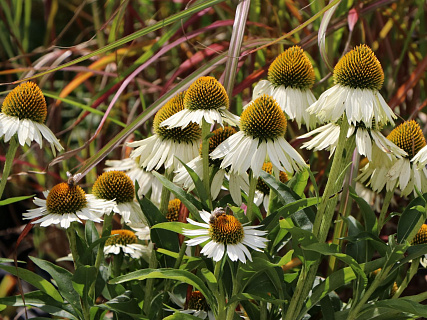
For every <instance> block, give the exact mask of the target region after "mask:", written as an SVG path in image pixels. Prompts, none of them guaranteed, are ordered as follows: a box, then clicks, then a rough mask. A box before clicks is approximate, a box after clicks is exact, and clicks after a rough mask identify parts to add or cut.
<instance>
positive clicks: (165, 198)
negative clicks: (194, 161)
mask: <svg viewBox="0 0 427 320" xmlns="http://www.w3.org/2000/svg"><path fill="white" fill-rule="evenodd" d="M164 176H165V178H166V179H168V180H169V181H172V178H173V171H172V170H166V171H165V174H164ZM170 196H171V192H170V191H169V189H167V188H166V187H165V186H163V187H162V196H161V197H160V207H159V211H160V212H161V213H162V214H163V215H164V216H165V217H166V214H167V213H168V204H169V199H170Z"/></svg>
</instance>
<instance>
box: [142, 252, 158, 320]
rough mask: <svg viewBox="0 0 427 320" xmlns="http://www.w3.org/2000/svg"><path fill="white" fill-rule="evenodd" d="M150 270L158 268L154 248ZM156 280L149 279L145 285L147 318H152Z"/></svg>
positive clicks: (149, 265)
mask: <svg viewBox="0 0 427 320" xmlns="http://www.w3.org/2000/svg"><path fill="white" fill-rule="evenodd" d="M148 268H150V269H156V268H157V257H156V250H154V248H153V250H151V256H150V261H149V263H148ZM155 280H156V279H147V282H146V285H145V295H144V306H143V311H144V313H145V315H146V316H147V317H148V316H150V309H151V300H152V297H153V288H154V281H155Z"/></svg>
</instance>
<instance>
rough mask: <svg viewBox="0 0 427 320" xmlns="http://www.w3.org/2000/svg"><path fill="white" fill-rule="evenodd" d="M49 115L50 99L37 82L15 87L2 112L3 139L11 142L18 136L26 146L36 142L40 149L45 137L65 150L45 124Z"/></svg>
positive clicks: (0, 122) (0, 130)
mask: <svg viewBox="0 0 427 320" xmlns="http://www.w3.org/2000/svg"><path fill="white" fill-rule="evenodd" d="M46 116H47V105H46V100H45V98H44V96H43V93H42V91H41V90H40V88H39V87H38V86H37V85H36V84H35V83H34V82H25V83H22V84H20V85H19V86H17V87H15V88H14V89H13V90H12V91H11V92H10V93H9V94H8V95H7V96H6V98H5V99H4V101H3V104H2V107H1V113H0V137H2V136H4V141H5V142H8V141H9V140H10V139H11V138H12V136H14V135H15V134H17V136H18V141H19V143H20V144H21V145H22V146H23V145H25V144H27V145H30V144H31V141H36V142H37V143H38V144H39V145H40V148H42V146H43V139H42V137H44V138H45V139H46V140H47V141H48V142H49V143H50V145H51V148H52V152H53V153H54V154H55V148H56V149H57V150H58V151H60V150H62V149H63V147H62V146H61V144H60V143H59V141H58V139H57V138H56V137H55V135H54V134H53V133H52V132H51V131H50V130H49V128H48V127H46V126H45V125H44V122H45V121H46Z"/></svg>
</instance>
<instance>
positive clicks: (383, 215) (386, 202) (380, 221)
mask: <svg viewBox="0 0 427 320" xmlns="http://www.w3.org/2000/svg"><path fill="white" fill-rule="evenodd" d="M395 188H396V187H394V188H393V190H390V191H389V190H387V193H386V194H385V198H384V202H383V206H382V208H381V212H380V217H379V219H378V234H380V232H381V230H382V228H383V226H384V221H385V218H386V214H387V211H388V207H389V206H390V202H391V199H392V198H393V194H394V189H395Z"/></svg>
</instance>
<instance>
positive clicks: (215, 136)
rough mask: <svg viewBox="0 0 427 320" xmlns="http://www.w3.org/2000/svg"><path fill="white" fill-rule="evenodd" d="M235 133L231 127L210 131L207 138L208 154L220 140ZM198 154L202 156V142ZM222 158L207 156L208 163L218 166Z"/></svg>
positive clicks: (222, 140)
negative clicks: (209, 135)
mask: <svg viewBox="0 0 427 320" xmlns="http://www.w3.org/2000/svg"><path fill="white" fill-rule="evenodd" d="M235 133H236V129H234V128H233V127H228V126H225V127H223V128H222V127H221V128H218V129H216V130H214V131H212V132H211V134H212V136H211V137H210V138H209V154H210V153H211V152H212V151H214V150H215V148H216V147H218V146H219V145H220V144H221V143H222V142H224V141H225V140H227V139H228V138H229V137H231V136H232V135H233V134H235ZM199 155H200V156H202V144H200V147H199ZM221 162H222V160H220V159H211V158H210V157H209V164H210V165H212V166H215V167H219V166H220V165H221Z"/></svg>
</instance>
